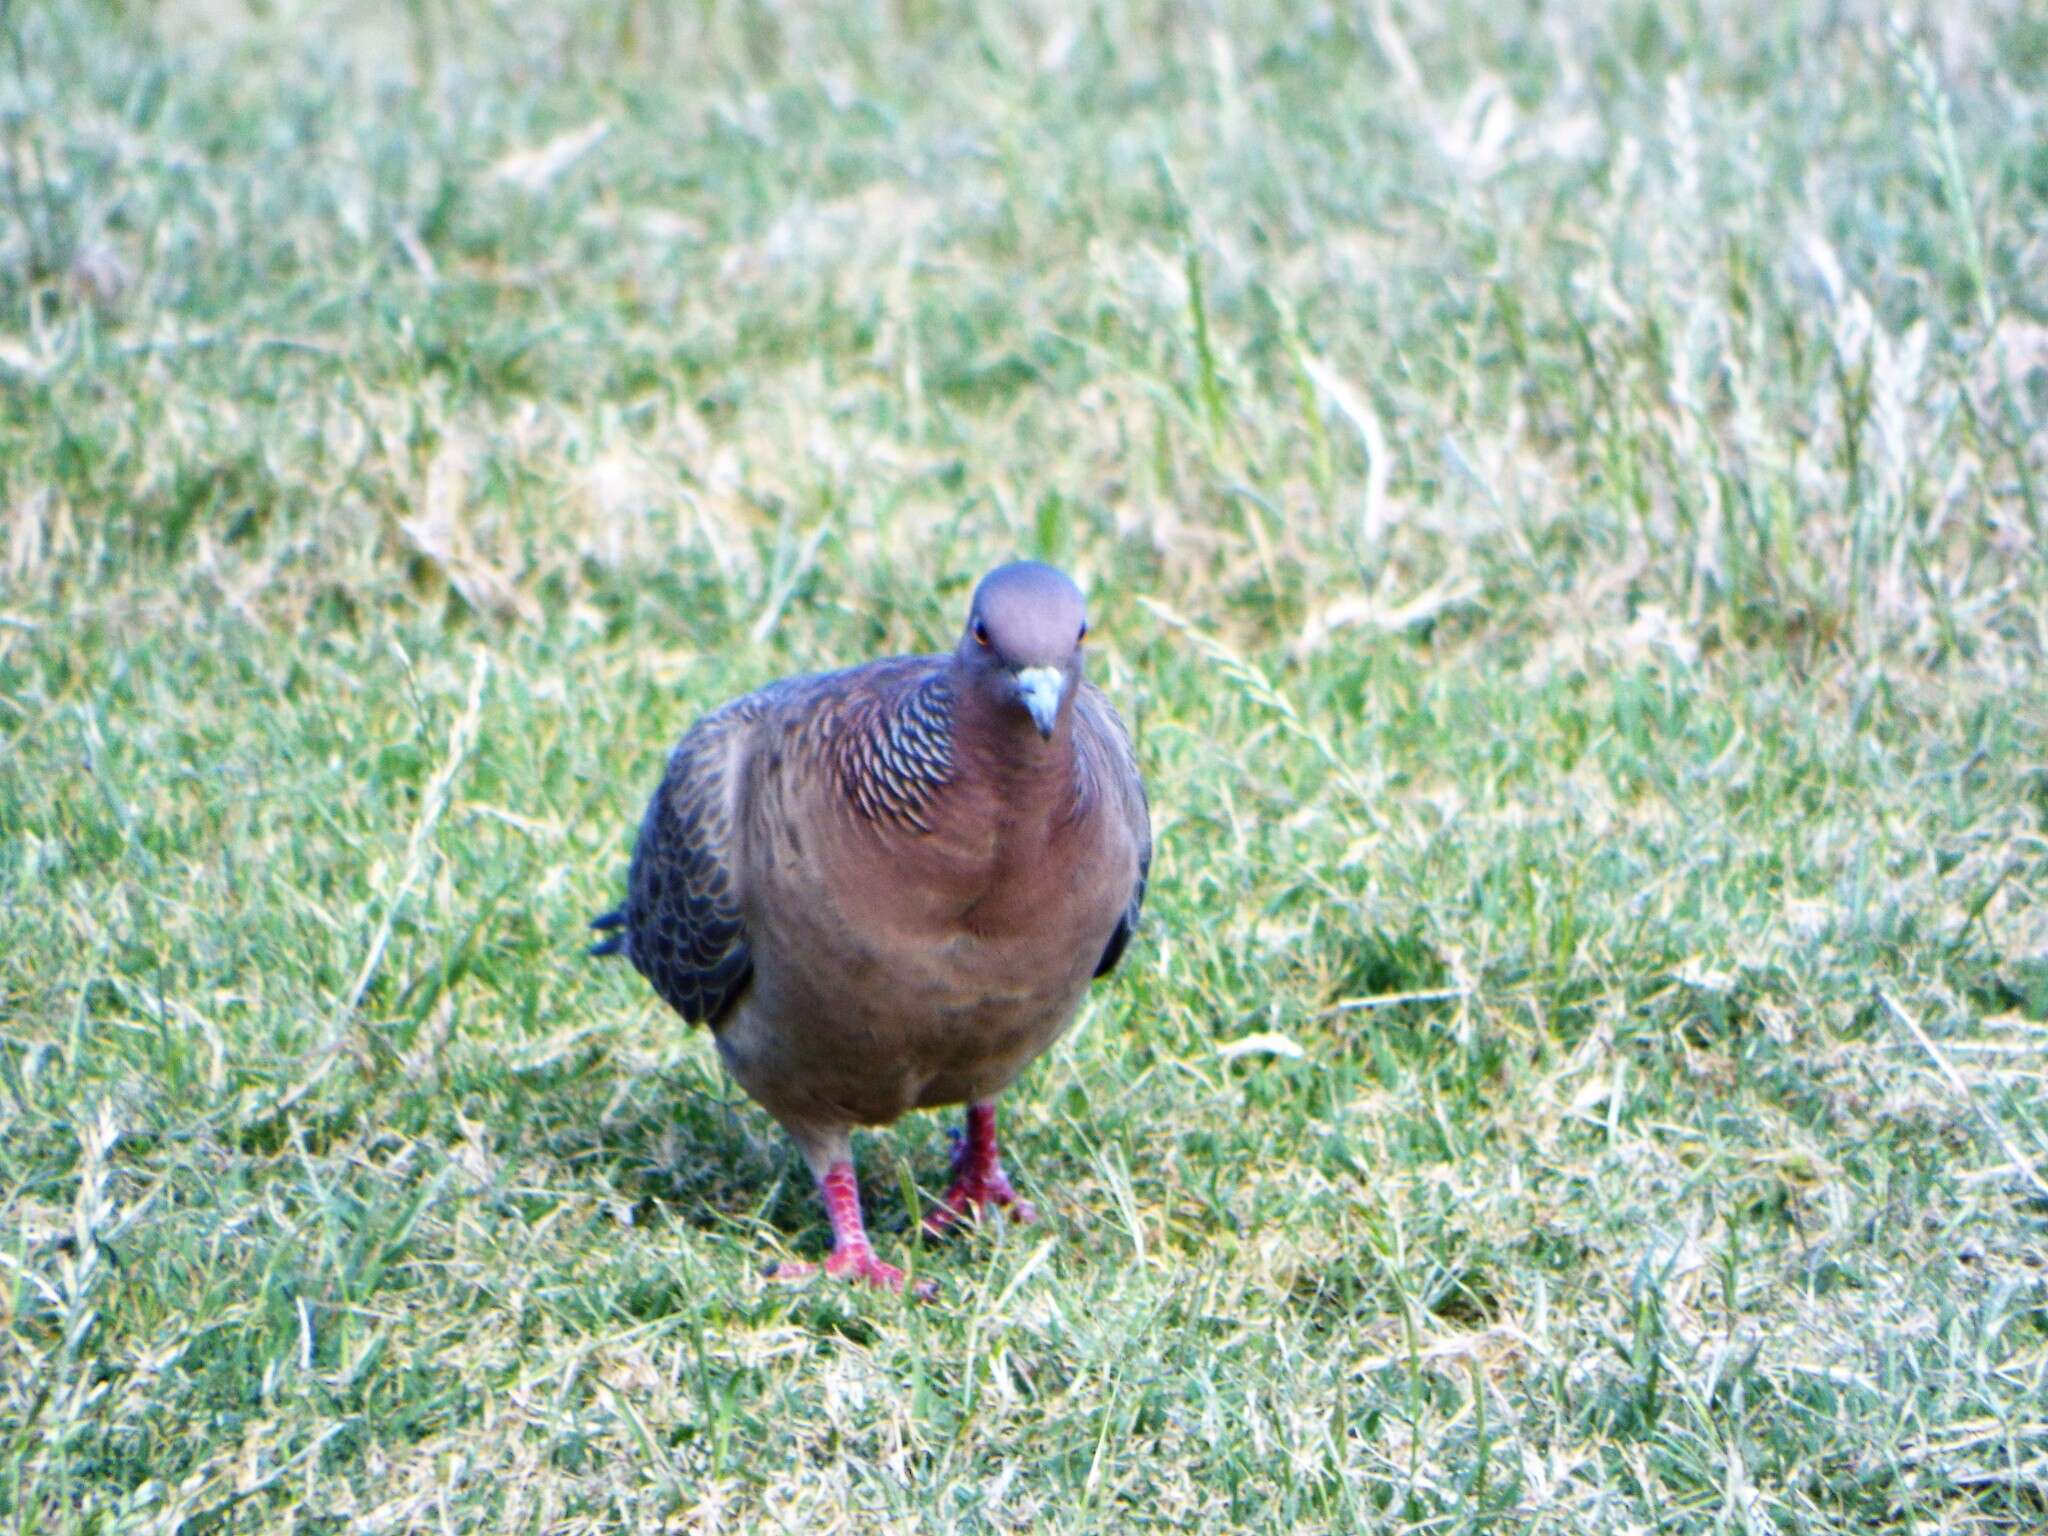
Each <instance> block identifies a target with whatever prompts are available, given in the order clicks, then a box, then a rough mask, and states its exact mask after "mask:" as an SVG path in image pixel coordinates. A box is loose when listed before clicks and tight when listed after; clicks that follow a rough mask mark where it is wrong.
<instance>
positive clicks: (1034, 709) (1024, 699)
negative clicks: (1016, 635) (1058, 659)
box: [1017, 667, 1067, 741]
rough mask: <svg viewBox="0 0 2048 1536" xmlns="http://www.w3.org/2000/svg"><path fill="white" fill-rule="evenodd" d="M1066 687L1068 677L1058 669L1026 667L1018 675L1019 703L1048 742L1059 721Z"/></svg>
mask: <svg viewBox="0 0 2048 1536" xmlns="http://www.w3.org/2000/svg"><path fill="white" fill-rule="evenodd" d="M1066 685H1067V679H1066V675H1065V674H1064V673H1062V672H1061V671H1060V669H1059V668H1058V667H1025V668H1022V669H1021V670H1020V671H1019V672H1018V673H1017V702H1018V703H1020V704H1022V705H1023V706H1024V707H1025V708H1026V709H1027V710H1029V711H1030V712H1031V723H1032V724H1033V725H1035V726H1037V727H1038V734H1039V735H1040V736H1042V737H1044V738H1045V739H1046V740H1047V741H1050V740H1051V739H1052V728H1053V723H1054V722H1055V721H1056V720H1058V719H1059V715H1060V695H1061V694H1062V693H1064V692H1065V691H1066Z"/></svg>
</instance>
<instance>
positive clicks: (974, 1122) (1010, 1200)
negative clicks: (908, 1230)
mask: <svg viewBox="0 0 2048 1536" xmlns="http://www.w3.org/2000/svg"><path fill="white" fill-rule="evenodd" d="M952 1173H953V1183H952V1187H951V1188H949V1189H948V1190H947V1191H946V1194H945V1198H944V1199H942V1200H940V1201H939V1203H938V1205H937V1206H936V1207H934V1208H933V1209H932V1210H931V1211H929V1212H928V1213H926V1215H925V1218H924V1229H925V1231H927V1232H929V1233H931V1234H933V1235H934V1236H936V1235H938V1234H939V1233H941V1232H944V1231H945V1230H946V1229H947V1228H948V1227H950V1226H952V1225H954V1224H955V1223H956V1222H959V1221H963V1220H966V1219H968V1218H970V1217H978V1216H980V1214H981V1213H982V1211H983V1210H985V1209H987V1208H988V1207H989V1206H1003V1207H1006V1208H1007V1209H1008V1210H1009V1213H1010V1219H1011V1220H1012V1221H1036V1220H1037V1219H1038V1211H1037V1208H1036V1207H1034V1206H1033V1205H1032V1204H1031V1202H1030V1201H1029V1200H1020V1199H1018V1198H1017V1191H1016V1189H1015V1188H1014V1187H1013V1186H1012V1185H1011V1183H1010V1180H1009V1176H1008V1175H1006V1174H1005V1173H1004V1172H1003V1160H1002V1157H1001V1156H1000V1155H999V1153H998V1152H997V1150H996V1107H995V1104H994V1103H993V1102H992V1101H989V1100H983V1101H982V1102H981V1103H979V1104H970V1105H968V1106H967V1131H966V1134H964V1135H962V1136H959V1137H957V1138H956V1139H955V1141H954V1143H953V1168H952Z"/></svg>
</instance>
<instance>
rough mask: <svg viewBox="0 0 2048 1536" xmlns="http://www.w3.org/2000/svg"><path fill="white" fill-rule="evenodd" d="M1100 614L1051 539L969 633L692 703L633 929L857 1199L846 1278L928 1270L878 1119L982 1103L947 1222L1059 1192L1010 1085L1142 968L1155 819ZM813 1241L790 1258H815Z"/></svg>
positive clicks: (810, 1156)
mask: <svg viewBox="0 0 2048 1536" xmlns="http://www.w3.org/2000/svg"><path fill="white" fill-rule="evenodd" d="M1087 634H1088V620H1087V615H1086V610H1085V607H1084V605H1083V602H1082V598H1081V593H1080V591H1079V589H1078V588H1076V587H1075V585H1074V583H1073V582H1072V581H1070V580H1069V579H1068V578H1067V577H1066V576H1065V575H1064V574H1062V573H1061V572H1059V571H1057V570H1054V569H1053V568H1052V567H1050V566H1046V565H1039V564H1036V563H1033V562H1020V563H1018V564H1014V565H1006V566H1003V567H1001V568H1000V569H998V570H995V571H992V572H990V573H989V575H988V576H986V577H985V578H983V580H982V582H981V585H980V586H978V587H977V588H976V589H975V592H974V601H973V604H972V605H971V607H970V608H969V610H968V615H967V627H966V629H965V630H964V631H963V632H962V634H961V637H960V643H959V644H958V645H957V646H955V647H954V648H953V650H952V651H951V653H950V654H946V655H940V656H902V657H894V658H891V659H889V660H886V661H874V662H869V663H868V664H867V665H865V666H859V667H851V668H848V669H847V670H845V671H842V672H825V673H818V674H813V675H810V676H804V677H792V678H785V679H784V680H783V681H781V682H778V683H772V684H770V685H769V686H768V687H766V688H763V689H761V690H760V691H758V692H756V693H750V694H748V695H746V696H745V697H744V698H740V699H735V700H733V701H732V702H731V703H729V704H727V705H725V706H724V707H723V708H721V709H718V710H715V711H713V712H712V713H711V714H709V715H706V716H705V717H704V718H703V719H701V720H699V721H698V722H697V723H696V724H695V725H694V726H692V727H691V728H690V730H689V732H688V734H686V735H685V736H684V737H683V739H682V741H681V742H679V743H678V744H677V746H676V748H675V750H674V751H673V752H671V753H670V754H669V759H668V771H667V773H666V774H664V775H663V777H662V781H661V787H660V788H659V789H658V790H656V791H655V794H654V799H653V802H652V803H651V804H650V805H649V806H648V808H647V814H646V817H645V818H644V819H643V820H642V821H641V823H640V836H639V840H638V842H637V843H636V844H635V845H634V849H633V865H632V871H631V873H630V874H629V876H628V877H627V891H626V900H625V903H624V905H622V906H620V907H619V908H618V909H617V910H616V911H613V912H607V913H606V914H605V915H604V916H603V917H600V918H598V919H597V922H596V926H597V927H599V928H604V929H615V930H617V931H616V932H615V933H614V934H612V935H611V936H610V937H609V938H607V939H606V940H604V942H602V943H600V944H599V945H597V946H596V948H595V949H594V950H593V953H597V954H613V953H619V952H623V953H624V954H625V955H626V957H627V958H628V959H630V960H631V961H632V962H633V964H634V966H635V967H636V968H637V969H638V970H639V971H640V973H641V974H642V975H644V976H645V977H646V978H647V979H648V980H649V981H650V982H652V983H653V984H654V989H655V991H657V992H659V993H660V994H661V996H662V997H663V998H665V999H667V1001H668V1003H669V1004H670V1006H671V1007H673V1008H674V1009H675V1010H676V1012H678V1013H680V1014H681V1015H682V1016H683V1017H684V1018H685V1019H687V1020H689V1021H690V1022H691V1023H698V1024H708V1025H710V1026H711V1030H712V1034H713V1037H714V1038H715V1039H716V1041H717V1043H718V1054H719V1056H720V1057H721V1059H723V1061H724V1062H725V1065H726V1069H727V1070H728V1071H730V1072H731V1073H732V1075H733V1076H734V1077H735V1078H736V1079H738V1081H739V1084H740V1086H741V1087H743V1088H744V1089H746V1091H747V1092H748V1093H749V1094H751V1095H752V1096H753V1097H754V1098H755V1099H756V1100H758V1101H759V1102H760V1103H761V1105H762V1106H763V1107H764V1108H766V1109H767V1110H768V1112H769V1113H770V1114H772V1115H774V1116H775V1118H776V1119H777V1120H779V1121H781V1122H782V1124H783V1126H784V1127H785V1128H787V1130H788V1131H789V1134H790V1135H791V1136H793V1137H794V1138H795V1139H796V1144H797V1146H798V1147H800V1148H801V1149H802V1151H803V1155H804V1159H805V1161H806V1162H808V1163H809V1164H810V1167H811V1172H812V1173H813V1174H814V1175H815V1176H816V1178H817V1181H818V1189H819V1192H820V1194H821V1195H822V1196H823V1198H824V1202H825V1211H826V1214H827V1216H829V1217H830V1219H831V1223H832V1254H831V1257H830V1258H828V1259H827V1260H826V1261H825V1268H826V1270H827V1271H828V1272H829V1273H831V1274H834V1275H851V1276H857V1277H859V1278H860V1279H863V1280H867V1281H870V1282H873V1283H876V1284H879V1285H884V1286H888V1287H891V1288H900V1287H901V1286H902V1284H903V1271H902V1270H900V1269H898V1268H896V1267H895V1266H894V1265H891V1264H884V1263H883V1262H882V1261H881V1260H880V1259H878V1258H876V1257H875V1253H874V1250H873V1249H872V1248H871V1247H870V1246H869V1244H868V1238H867V1232H866V1229H865V1227H864V1226H863V1224H862V1221H861V1208H860V1187H859V1185H858V1183H857V1182H856V1180H855V1178H854V1172H853V1160H852V1142H851V1133H852V1129H853V1127H854V1126H856V1125H886V1124H888V1123H889V1122H891V1121H893V1120H895V1119H896V1118H897V1117H898V1116H899V1115H901V1114H902V1113H903V1112H904V1111H905V1110H911V1109H929V1108H932V1107H935V1106H937V1105H942V1104H963V1103H964V1104H965V1105H966V1106H967V1126H966V1132H965V1134H964V1135H963V1136H962V1137H961V1138H960V1139H959V1141H958V1144H957V1146H956V1148H955V1151H954V1155H953V1165H952V1186H951V1188H949V1189H948V1190H947V1191H946V1194H945V1198H944V1199H943V1200H942V1201H941V1202H940V1203H939V1205H938V1206H937V1208H936V1209H934V1210H933V1211H931V1212H930V1214H929V1215H927V1216H926V1218H925V1226H926V1228H927V1229H928V1230H930V1231H932V1232H935V1233H936V1232H940V1231H943V1230H944V1229H946V1228H947V1227H949V1226H951V1225H952V1224H953V1223H955V1222H957V1221H959V1220H961V1219H962V1218H964V1217H970V1216H978V1215H979V1213H980V1212H981V1211H982V1210H984V1209H985V1208H987V1207H990V1206H1007V1207H1010V1210H1011V1215H1012V1217H1013V1218H1015V1219H1022V1220H1026V1221H1028V1220H1030V1219H1031V1217H1032V1215H1033V1214H1034V1213H1033V1212H1032V1210H1031V1208H1030V1206H1029V1205H1028V1204H1025V1203H1024V1202H1021V1201H1019V1200H1018V1198H1017V1194H1016V1191H1015V1190H1014V1189H1013V1188H1011V1185H1010V1181H1009V1179H1008V1178H1006V1177H1005V1176H1004V1173H1003V1167H1002V1163H1001V1161H1000V1159H999V1158H998V1156H997V1152H996V1117H995V1102H994V1101H995V1096H996V1095H997V1094H998V1093H1000V1092H1001V1091H1002V1090H1003V1089H1004V1088H1005V1087H1007V1086H1008V1085H1009V1084H1010V1083H1011V1082H1012V1081H1013V1080H1014V1079H1015V1078H1016V1076H1017V1074H1018V1073H1020V1072H1022V1071H1023V1070H1024V1068H1025V1066H1026V1065H1027V1064H1029V1063H1030V1061H1031V1060H1032V1059H1033V1058H1034V1057H1036V1056H1037V1055H1039V1053H1041V1052H1042V1051H1044V1050H1045V1049H1046V1048H1047V1047H1048V1046H1050V1045H1051V1044H1052V1043H1053V1041H1054V1040H1056V1039H1057V1038H1059V1035H1060V1034H1061V1032H1062V1031H1063V1030H1065V1029H1066V1027H1067V1025H1068V1024H1069V1022H1071V1021H1072V1019H1073V1017H1074V1014H1075V1011H1076V1010H1077V1009H1078V1008H1079V1006H1080V1002H1081V998H1082V995H1083V994H1084V993H1085V992H1086V991H1087V990H1088V984H1089V982H1090V981H1091V980H1093V979H1095V978H1096V977H1100V976H1106V975H1108V974H1109V972H1110V971H1111V970H1112V969H1113V968H1114V967H1115V965H1116V963H1117V960H1118V958H1119V957H1120V956H1121V955H1122V954H1123V952H1124V946H1125V945H1126V944H1128V943H1129V942H1130V938H1131V932H1132V930H1133V929H1134V928H1135V927H1136V925H1137V922H1138V912H1139V908H1140V906H1141V905H1142V904H1143V902H1144V899H1145V879H1146V875H1147V873H1148V871H1149V869H1150V866H1151V859H1152V831H1151V823H1150V818H1149V816H1148V814H1147V810H1146V801H1145V787H1144V784H1143V782H1142V781H1141V780H1140V779H1139V777H1138V768H1137V763H1136V760H1135V758H1134V757H1133V755H1132V751H1131V742H1130V737H1129V735H1128V734H1127V733H1126V731H1125V729H1124V725H1123V722H1122V721H1121V720H1120V719H1118V718H1117V714H1116V711H1115V710H1114V709H1112V708H1111V707H1110V704H1109V701H1108V700H1107V699H1106V698H1105V697H1103V695H1102V693H1101V691H1100V690H1098V689H1097V688H1095V687H1094V686H1093V685H1092V684H1090V683H1087V682H1085V681H1083V680H1082V677H1081V670H1082V666H1081V655H1082V642H1083V641H1084V640H1085V639H1086V638H1087ZM811 1269H812V1266H810V1265H806V1264H783V1265H780V1266H778V1267H777V1269H776V1270H775V1271H774V1273H776V1274H777V1275H779V1276H781V1277H784V1278H789V1277H794V1276H798V1275H802V1274H805V1273H808V1272H810V1271H811Z"/></svg>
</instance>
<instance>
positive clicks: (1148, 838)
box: [1074, 683, 1152, 977]
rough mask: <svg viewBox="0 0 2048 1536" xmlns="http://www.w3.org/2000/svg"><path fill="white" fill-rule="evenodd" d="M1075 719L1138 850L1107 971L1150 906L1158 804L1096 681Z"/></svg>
mask: <svg viewBox="0 0 2048 1536" xmlns="http://www.w3.org/2000/svg"><path fill="white" fill-rule="evenodd" d="M1074 704H1075V709H1074V717H1075V718H1074V724H1075V727H1076V729H1077V730H1078V731H1079V732H1080V733H1081V737H1082V740H1081V743H1080V744H1081V748H1082V750H1083V751H1084V752H1087V753H1088V754H1089V755H1090V760H1091V762H1092V764H1093V765H1094V766H1095V768H1096V772H1097V774H1098V776H1099V782H1100V793H1102V794H1103V795H1105V796H1106V797H1107V800H1108V804H1109V809H1110V814H1112V815H1114V816H1118V817H1120V818H1121V819H1122V821H1123V823H1124V825H1125V826H1126V827H1127V828H1128V829H1129V830H1130V833H1131V840H1132V842H1133V843H1134V844H1135V845H1136V846H1137V850H1138V873H1137V879H1136V880H1135V881H1134V882H1133V884H1132V886H1131V900H1130V904H1129V905H1128V906H1126V907H1125V908H1124V914H1123V916H1122V917H1121V918H1119V919H1118V920H1117V925H1116V930H1115V931H1114V932H1113V933H1111V934H1110V936H1109V943H1108V944H1107V945H1106V946H1105V947H1104V949H1103V951H1102V959H1101V960H1100V961H1099V962H1097V964H1096V967H1095V974H1096V975H1097V976H1098V977H1100V976H1107V975H1108V974H1109V973H1110V972H1111V971H1113V970H1115V969H1116V964H1117V962H1118V961H1119V960H1121V959H1122V958H1123V955H1124V950H1125V948H1126V947H1127V946H1128V945H1129V944H1130V942H1131V935H1132V934H1134V933H1136V932H1137V931H1138V916H1139V914H1140V913H1141V912H1142V911H1143V910H1144V907H1145V882H1146V881H1147V880H1148V879H1149V878H1150V877H1151V874H1152V809H1151V805H1150V804H1149V802H1148V801H1147V800H1146V798H1145V781H1144V779H1143V778H1142V777H1140V776H1139V773H1138V757H1137V753H1136V752H1134V751H1133V750H1132V748H1131V736H1130V732H1129V731H1128V730H1126V729H1125V728H1124V722H1123V718H1122V717H1121V716H1120V715H1118V714H1117V712H1116V709H1115V707H1114V706H1113V705H1112V704H1111V703H1110V702H1109V700H1108V699H1107V698H1106V697H1104V695H1103V694H1102V692H1101V690H1100V689H1098V688H1096V687H1095V685H1094V684H1092V683H1083V684H1082V685H1081V692H1080V695H1079V696H1078V697H1077V698H1076V699H1075V701H1074Z"/></svg>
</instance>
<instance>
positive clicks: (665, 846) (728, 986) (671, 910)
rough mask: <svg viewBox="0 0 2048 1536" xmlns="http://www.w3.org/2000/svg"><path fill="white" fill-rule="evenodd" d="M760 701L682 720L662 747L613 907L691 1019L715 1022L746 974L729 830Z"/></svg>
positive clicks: (657, 981) (669, 995) (657, 978)
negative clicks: (666, 750)
mask: <svg viewBox="0 0 2048 1536" xmlns="http://www.w3.org/2000/svg"><path fill="white" fill-rule="evenodd" d="M764 707H765V706H764V701H763V699H762V696H761V695H759V694H750V695H748V696H747V697H745V698H741V699H735V700H734V701H733V702H732V703H730V704H727V705H725V706H724V707H723V708H721V709H718V710H715V711H713V712H712V713H711V714H709V715H706V716H705V717H704V718H703V719H702V720H699V721H698V722H697V723H696V724H695V725H693V726H691V727H690V729H689V731H688V732H686V733H685V734H684V736H683V739H682V740H681V741H680V742H678V743H676V748H675V750H674V751H673V752H671V753H670V754H669V759H668V771H667V773H665V774H664V775H663V776H662V780H661V787H660V788H659V789H657V790H656V791H655V792H654V799H653V801H652V802H651V803H650V804H649V805H648V807H647V815H646V817H645V818H644V819H643V820H642V821H641V823H640V838H639V841H638V842H637V843H635V845H634V847H633V868H632V872H631V874H630V875H629V876H628V877H627V882H626V904H625V906H624V907H623V908H622V909H621V912H622V914H623V927H624V930H625V934H624V936H625V944H624V948H625V951H626V954H627V956H628V957H629V958H630V959H631V960H632V962H633V964H634V966H635V967H636V968H638V970H639V971H640V973H641V974H642V975H643V976H645V977H646V978H647V979H648V980H649V981H650V982H652V983H653V984H654V990H655V991H657V992H659V993H660V994H661V995H662V996H663V997H664V998H665V999H667V1000H668V1002H669V1004H670V1006H672V1007H673V1008H674V1009H675V1010H676V1012H678V1013H680V1014H681V1015H682V1016H683V1017H684V1018H685V1019H688V1020H689V1021H690V1022H691V1023H692V1024H711V1025H714V1026H715V1025H717V1024H719V1023H720V1022H721V1021H723V1019H724V1018H725V1016H726V1015H727V1014H728V1013H729V1012H731V1010H732V1007H733V1005H734V1004H735V1003H737V1002H738V1001H739V999H740V995H741V994H742V993H743V992H745V991H746V988H747V983H748V982H749V981H750V980H751V979H752V978H753V974H754V967H753V959H752V957H751V955H750V954H749V953H748V950H747V935H746V930H745V928H744V926H743V925H742V923H741V919H740V889H739V878H738V875H739V870H740V868H741V861H740V859H739V857H738V849H737V847H736V846H735V839H736V838H737V836H738V829H739V826H740V823H741V813H742V809H743V795H744V791H745V787H746V775H747V772H748V762H749V756H750V753H749V748H750V746H751V744H752V737H753V728H754V725H755V723H756V722H757V721H758V720H759V719H760V718H761V715H762V714H763V712H764ZM598 921H599V922H600V923H604V922H605V919H604V918H600V919H599V920H598Z"/></svg>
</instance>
